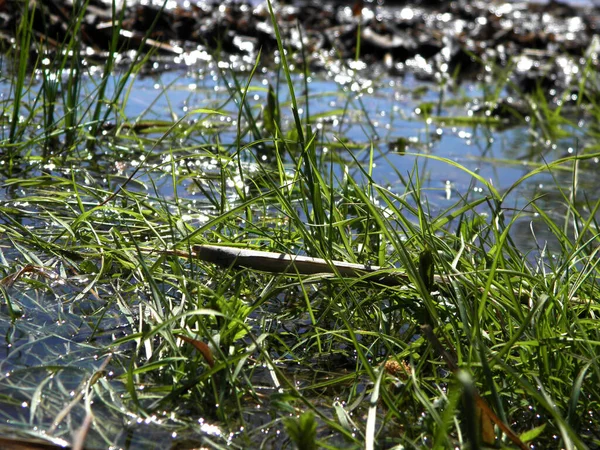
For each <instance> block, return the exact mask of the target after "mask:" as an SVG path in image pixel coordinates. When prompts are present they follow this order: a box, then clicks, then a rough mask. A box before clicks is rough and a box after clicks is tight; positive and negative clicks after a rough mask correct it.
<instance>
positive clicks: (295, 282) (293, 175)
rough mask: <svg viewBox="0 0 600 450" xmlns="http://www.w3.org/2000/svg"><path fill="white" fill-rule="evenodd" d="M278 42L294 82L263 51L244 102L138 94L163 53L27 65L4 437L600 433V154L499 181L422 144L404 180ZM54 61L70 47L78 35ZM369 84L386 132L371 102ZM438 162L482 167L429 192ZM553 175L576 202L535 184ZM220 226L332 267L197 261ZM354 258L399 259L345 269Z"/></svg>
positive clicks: (11, 250) (15, 132)
mask: <svg viewBox="0 0 600 450" xmlns="http://www.w3.org/2000/svg"><path fill="white" fill-rule="evenodd" d="M28 14H35V11H30V12H28ZM271 14H272V16H273V17H275V15H274V14H273V12H272V11H271ZM78 17H80V16H78ZM73 20H74V21H75V22H74V24H73V29H74V30H76V29H77V28H76V21H77V20H80V19H78V18H74V19H73ZM119 20H120V19H119V17H118V16H117V15H116V13H115V19H114V21H115V28H118V23H119ZM23 24H24V25H23V27H24V28H23V30H25V31H23V32H22V33H23V34H21V35H20V36H22V40H21V47H20V48H21V49H23V48H28V47H29V45H28V44H29V41H27V39H28V38H27V37H26V36H27V33H28V31H26V30H28V28H27V26H26V20H24V21H23ZM273 24H274V26H275V28H276V29H277V24H276V21H275V19H273ZM74 42H75V41H73V42H71V41H69V42H67V43H65V44H64V45H65V49H66V50H68V49H72V47H71V46H72V45H75V44H74ZM278 44H279V55H280V56H281V67H280V71H281V75H282V76H283V79H285V87H282V86H280V85H278V84H277V83H273V85H272V86H270V87H266V88H265V87H262V88H257V87H255V85H254V84H253V80H254V77H256V76H257V69H258V61H257V64H256V66H255V67H254V69H253V70H252V71H251V72H250V73H249V74H248V76H247V80H242V79H241V77H240V74H238V73H235V72H234V71H230V72H228V71H225V70H223V71H222V72H221V73H220V75H221V76H222V77H223V78H224V79H225V83H226V90H227V99H226V100H225V101H223V100H222V99H221V98H218V99H216V100H215V101H214V102H213V103H211V104H208V105H207V104H202V105H194V107H191V108H189V110H188V112H189V114H188V115H187V116H184V117H183V118H181V117H179V116H178V114H176V112H175V111H174V110H173V109H172V106H170V105H171V102H170V97H169V96H170V92H169V90H168V89H167V87H165V88H164V89H162V90H159V94H158V97H160V98H164V102H163V103H160V101H159V100H158V99H157V100H156V101H152V102H151V105H150V106H156V105H157V104H159V103H160V104H161V105H162V107H164V108H165V109H167V111H168V112H169V114H168V116H169V117H170V119H169V120H166V119H165V120H161V121H154V120H150V119H144V114H148V115H149V114H150V113H151V112H150V108H148V110H146V111H145V112H144V113H143V114H140V115H139V116H137V117H134V118H133V119H130V118H129V117H128V114H127V111H128V110H127V106H128V105H127V102H126V99H124V93H127V94H128V95H129V96H130V97H131V96H132V95H133V92H134V88H133V87H132V86H133V85H132V84H130V85H129V86H130V88H128V83H132V82H133V81H132V80H133V79H134V78H135V76H136V74H137V71H138V70H140V68H141V61H142V59H143V58H142V57H140V59H139V60H136V61H140V64H134V65H132V66H131V69H129V71H127V72H125V73H122V74H120V77H117V79H116V80H115V78H112V77H111V76H110V75H111V74H112V72H113V69H114V66H112V67H111V65H110V64H107V65H106V66H105V68H104V70H105V72H104V73H105V75H103V77H102V78H101V81H99V84H94V83H95V82H94V81H93V80H88V78H85V77H86V75H82V74H81V72H78V73H75V72H73V71H72V70H73V68H72V67H71V69H70V70H71V72H69V75H68V76H67V77H66V81H65V82H64V83H62V84H60V89H59V88H58V86H57V85H56V84H55V85H51V84H50V82H51V81H52V79H51V77H49V78H44V81H43V82H42V84H41V86H37V88H38V89H36V85H35V84H33V83H30V85H29V86H27V83H26V81H27V77H28V76H30V73H31V72H29V71H23V72H21V71H19V72H18V73H16V75H15V77H16V81H15V84H14V85H13V86H14V87H13V90H12V91H11V92H12V95H11V96H10V97H9V98H8V99H5V100H4V104H3V109H4V110H5V111H12V113H11V115H9V116H8V117H9V118H10V120H9V122H8V126H7V127H5V133H6V134H5V135H3V136H2V146H3V147H4V146H6V148H8V149H9V153H7V154H8V155H11V156H10V157H9V160H8V161H9V164H8V165H7V166H5V168H6V170H4V171H3V178H2V183H3V187H4V189H5V190H6V192H7V194H5V197H4V198H2V200H1V203H0V228H1V231H2V237H0V245H1V247H0V250H1V252H0V270H1V271H2V273H1V275H2V281H1V282H0V294H1V296H2V304H1V307H0V314H1V316H0V317H1V319H0V328H1V332H2V333H1V334H2V336H5V344H3V345H5V347H6V357H5V358H4V359H3V360H2V361H1V362H0V402H1V403H2V408H0V410H1V411H2V412H1V413H0V414H2V418H3V419H4V421H3V423H4V425H2V427H1V428H0V429H1V430H2V433H3V434H11V435H16V434H20V435H21V436H23V435H27V436H31V435H33V436H35V437H38V438H39V437H44V438H47V437H48V436H50V437H51V438H52V439H54V441H55V442H57V443H60V442H70V443H73V445H79V444H82V443H84V442H85V445H86V446H89V447H90V448H104V447H107V446H128V447H130V448H147V447H148V446H149V445H153V444H154V443H155V442H161V443H169V444H168V445H172V446H174V447H176V446H200V445H204V446H212V447H225V446H234V447H238V448H249V447H258V446H274V447H277V446H281V447H285V446H291V445H294V446H296V447H298V448H321V447H323V448H340V447H344V448H359V447H366V448H375V447H377V448H380V447H381V448H391V447H394V446H403V447H409V448H421V447H451V446H452V447H471V448H481V447H482V446H486V445H487V446H497V447H516V448H527V446H528V445H530V444H531V445H535V446H538V447H540V448H544V447H559V446H560V447H564V448H586V447H588V446H589V447H594V446H597V445H598V444H599V440H600V437H599V436H598V426H597V423H596V422H595V416H594V414H595V413H594V412H595V411H597V410H598V401H599V399H600V396H599V395H598V392H597V391H598V389H597V386H599V385H600V383H599V381H600V380H599V379H598V378H599V375H600V371H599V369H600V367H599V366H598V362H597V358H596V350H595V349H596V346H597V344H598V342H600V340H599V338H600V336H598V327H597V320H596V317H595V315H596V314H597V309H598V306H597V301H596V299H597V298H598V286H597V283H596V278H597V271H598V264H597V263H596V261H597V259H598V258H597V248H598V242H597V240H598V233H597V230H598V224H597V214H596V213H597V210H598V205H599V203H598V200H595V199H593V198H591V197H590V196H589V195H588V194H587V193H585V192H582V188H581V187H580V180H581V179H582V178H583V177H585V176H589V173H590V169H589V167H587V166H586V162H589V161H593V160H594V159H595V158H597V157H598V155H597V154H595V153H593V151H587V152H584V153H583V154H579V155H577V154H575V155H570V156H567V157H565V158H557V159H554V160H552V161H551V162H545V161H544V162H540V163H538V164H537V166H535V167H533V168H532V169H531V170H529V169H528V170H527V171H526V172H525V173H524V174H522V175H520V176H519V177H518V178H517V179H516V180H515V181H514V182H512V183H511V184H510V185H509V186H508V187H507V188H504V189H500V188H498V187H496V186H495V185H494V184H493V183H491V182H490V181H489V180H488V179H486V178H485V177H484V176H482V175H480V174H479V173H478V172H476V171H475V170H472V169H471V168H469V167H468V164H466V163H465V164H463V163H459V162H456V161H455V160H453V159H450V158H445V157H443V156H440V155H436V154H434V153H426V152H422V153H418V154H415V153H411V152H410V151H404V152H403V158H411V160H412V161H414V164H413V166H412V168H411V170H410V171H409V172H408V173H404V172H403V171H401V170H400V169H396V172H393V176H394V177H395V179H397V180H399V182H398V183H396V184H386V183H383V182H381V181H380V180H378V179H376V177H375V174H374V169H375V166H376V164H377V162H378V161H382V160H384V159H385V158H389V157H390V155H388V154H386V153H385V151H384V150H383V149H380V148H379V147H378V144H377V143H367V144H366V145H362V146H361V148H360V149H356V148H355V147H356V146H357V145H356V144H354V146H353V143H351V142H348V139H345V136H340V135H337V136H335V134H334V133H332V132H330V130H331V129H330V130H329V132H327V130H323V127H322V126H321V127H319V124H320V123H319V122H317V121H316V120H315V118H317V117H319V114H315V115H313V116H310V115H309V114H308V106H305V111H304V112H305V114H301V106H300V104H301V103H300V101H299V100H300V99H299V98H298V97H296V95H295V94H294V92H295V89H297V88H296V86H297V76H298V74H295V73H292V72H290V70H289V68H288V66H287V64H286V63H285V54H286V49H285V46H284V42H282V40H281V38H280V37H279V35H278ZM115 49H116V48H115ZM17 54H18V53H15V55H14V57H15V58H17ZM65 54H68V52H67V53H65ZM8 57H10V55H9V56H8ZM8 57H7V58H8ZM48 64H49V67H53V64H57V65H59V66H60V70H65V71H66V70H67V67H68V66H69V63H68V59H65V57H64V55H63V53H61V52H57V53H56V55H55V58H54V59H51V61H50V63H48ZM19 67H21V66H19ZM80 69H81V68H79V69H78V70H80ZM41 73H42V76H46V75H45V73H46V72H44V71H42V72H41ZM71 76H72V77H74V78H73V79H71V78H70V77H71ZM19 80H20V81H19ZM109 80H115V85H114V92H113V94H112V95H113V98H111V99H110V100H108V97H107V92H108V91H109V89H108V86H109V85H110V84H109V83H110V82H109ZM89 83H91V86H94V88H92V89H91V90H89V91H86V90H85V89H87V88H84V85H85V86H88V87H89V86H90V84H89ZM53 86H54V87H53ZM26 87H27V88H26ZM304 87H305V88H306V87H308V84H305V85H304ZM53 89H58V91H57V90H54V91H53ZM65 89H66V91H65ZM128 89H130V91H128ZM260 89H262V91H261V90H260ZM250 92H262V93H265V94H266V99H267V102H266V106H265V107H263V108H257V106H256V103H254V102H253V101H252V99H251V98H250V97H249V95H248V94H249V93H250ZM60 93H62V94H63V97H60V95H59V94H60ZM309 94H310V93H309V92H307V93H306V99H307V100H306V101H307V102H308V98H309ZM125 97H127V96H125ZM25 99H27V101H25ZM29 100H31V101H29ZM24 104H29V105H30V108H29V114H28V116H27V117H26V118H25V119H23V121H21V120H18V121H17V119H16V117H17V116H20V115H21V113H20V111H22V108H23V105H24ZM307 104H308V103H307ZM40 105H41V106H40ZM165 105H167V106H165ZM348 105H350V106H347V108H344V110H348V109H349V108H350V107H351V106H352V105H359V106H358V108H357V109H358V113H359V114H362V115H364V116H367V120H366V122H367V124H366V125H365V127H364V128H365V130H367V131H366V133H365V134H367V133H370V130H372V129H374V127H375V126H374V124H373V121H372V120H370V118H369V116H368V111H367V109H366V108H364V105H362V104H361V103H360V102H356V103H354V102H353V99H352V98H348ZM361 105H362V106H361ZM288 107H291V118H289V117H286V114H285V111H287V110H288ZM169 108H170V109H169ZM190 111H191V112H190ZM320 114H321V113H320ZM344 114H346V113H342V114H341V119H342V121H343V119H344V118H348V116H349V113H348V116H345V115H344ZM553 114H554V112H553ZM111 116H112V117H114V123H113V124H112V125H111V127H107V126H106V124H107V120H108V118H109V117H111ZM192 116H195V117H199V120H198V121H197V122H191V121H188V120H189V119H190V118H191V117H192ZM3 117H5V118H6V117H7V115H6V114H4V115H3ZM220 117H223V119H224V120H227V119H230V120H231V122H230V123H231V125H229V126H223V125H222V122H221V121H220ZM543 117H544V116H543V115H540V116H539V118H540V121H538V122H536V124H535V125H532V129H533V127H536V128H537V126H538V124H539V123H540V122H541V121H543V120H542V119H543ZM7 120H8V119H7ZM564 120H566V119H564ZM460 121H461V122H462V119H461V120H460ZM430 123H431V122H427V124H426V125H427V126H429V125H430ZM552 123H561V124H564V123H565V122H564V121H563V119H561V120H558V119H557V120H555V121H550V120H549V121H547V122H544V124H549V125H548V126H550V125H551V124H552ZM37 124H41V128H40V130H38V129H37ZM321 125H322V123H321ZM473 125H474V126H477V124H473ZM488 125H492V124H488ZM6 130H8V131H6ZM101 130H102V131H103V132H101ZM534 131H535V130H534ZM548 136H550V134H548ZM334 139H337V140H336V141H334ZM351 147H352V148H351ZM40 148H41V149H42V150H40ZM47 148H51V150H49V151H46V150H45V149H47ZM324 148H328V149H335V151H332V150H330V151H327V152H325V151H324ZM58 149H61V150H60V152H59V153H57V151H58ZM131 161H133V162H135V164H131V165H127V163H130V162H131ZM429 164H431V165H434V167H441V168H443V169H444V170H447V171H457V172H460V173H462V174H464V176H465V177H466V178H467V179H468V180H469V182H470V183H472V186H470V187H471V188H472V187H477V189H476V190H475V189H465V193H464V194H463V195H461V196H458V197H456V196H454V197H452V200H451V201H448V202H447V203H445V204H444V205H445V206H443V207H439V206H436V205H432V204H430V202H432V201H433V200H430V199H435V196H434V195H433V194H435V192H433V191H432V189H431V184H430V183H427V182H426V176H425V174H424V173H425V172H426V171H427V170H428V165H429ZM121 165H123V166H124V167H125V170H123V171H119V170H118V168H117V167H118V166H121ZM564 174H567V176H568V177H570V182H569V183H567V184H565V183H564V182H563V179H564V178H562V177H564ZM542 176H544V177H545V178H544V180H546V182H548V180H549V181H552V182H553V184H554V186H555V188H554V189H553V191H552V192H553V195H554V196H555V197H556V198H558V200H559V201H560V203H561V204H562V206H563V209H562V210H561V211H562V212H560V213H557V212H556V211H550V210H548V209H547V208H545V207H544V203H543V201H544V197H543V196H539V197H534V198H529V199H527V203H525V204H523V203H519V202H518V201H516V200H514V193H515V192H520V190H521V189H522V188H523V187H524V186H526V185H527V183H528V182H529V181H531V180H538V179H539V177H542ZM198 192H199V193H201V196H198V195H195V193H198ZM432 192H433V194H432ZM522 223H532V224H534V225H532V227H534V228H533V229H534V231H535V230H536V229H537V230H539V229H541V228H542V227H543V228H546V229H547V231H546V234H545V236H550V237H551V239H548V238H546V239H545V240H546V241H548V242H550V244H548V245H546V244H545V243H544V242H543V241H542V240H539V241H537V240H536V239H535V237H536V235H535V234H532V240H531V241H530V244H531V245H529V246H528V248H527V250H526V251H524V250H523V247H522V246H519V245H518V244H517V243H516V242H515V238H514V233H513V231H514V229H515V228H516V227H518V226H520V224H522ZM538 242H539V243H538ZM201 244H222V245H223V244H226V245H229V246H237V247H243V248H251V249H257V250H270V251H275V252H282V253H291V254H305V255H308V256H313V257H318V258H322V259H324V260H325V261H327V262H328V263H329V264H330V265H331V268H332V271H333V274H321V273H317V274H311V275H304V274H300V273H296V272H294V271H289V272H287V273H283V274H282V273H270V272H264V271H256V270H253V269H251V268H248V267H246V268H237V267H229V266H227V267H218V266H216V265H214V264H212V263H208V262H205V261H202V260H198V259H195V258H193V257H191V255H192V254H193V253H194V252H195V249H196V248H197V247H196V246H197V245H201ZM550 245H551V246H550ZM337 260H342V261H346V262H351V263H361V264H369V265H378V266H381V268H380V269H379V270H378V272H377V273H376V275H377V276H376V277H373V276H372V274H365V275H364V276H359V277H346V276H342V275H341V274H340V273H339V270H338V269H337V268H336V265H335V261H337ZM384 276H385V278H384ZM391 277H395V279H396V280H397V282H396V283H389V282H385V283H384V282H382V280H383V279H387V280H389V279H390V278H391ZM282 436H284V438H283V441H282ZM165 445H167V444H165Z"/></svg>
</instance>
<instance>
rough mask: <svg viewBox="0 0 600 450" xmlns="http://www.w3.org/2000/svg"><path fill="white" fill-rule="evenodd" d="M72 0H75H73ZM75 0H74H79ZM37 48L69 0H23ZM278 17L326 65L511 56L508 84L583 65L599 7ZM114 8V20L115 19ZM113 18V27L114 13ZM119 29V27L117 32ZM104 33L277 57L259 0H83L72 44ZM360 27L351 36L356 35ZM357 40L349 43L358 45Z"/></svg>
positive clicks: (400, 69)
mask: <svg viewBox="0 0 600 450" xmlns="http://www.w3.org/2000/svg"><path fill="white" fill-rule="evenodd" d="M24 3H25V2H22V1H15V0H13V1H10V0H0V37H1V38H2V41H3V42H4V45H3V46H4V48H5V49H6V48H9V47H10V46H11V45H12V42H13V41H12V39H13V38H14V36H15V30H16V29H17V27H18V24H19V21H20V20H21V17H22V14H23V8H24ZM76 3H77V2H76ZM80 3H83V2H80ZM29 8H30V12H33V11H35V12H34V15H33V29H34V32H35V39H34V40H33V41H34V44H33V45H34V47H35V50H36V51H38V50H39V49H40V48H41V47H42V46H41V45H40V44H43V47H44V48H45V49H46V51H52V49H58V48H59V47H60V46H61V43H63V42H65V41H66V40H67V39H68V38H69V35H70V33H72V22H73V20H71V19H72V17H73V16H75V15H77V14H78V9H77V8H76V7H74V6H73V2H71V1H64V0H45V1H34V0H32V1H30V2H29ZM274 10H275V14H276V16H277V19H278V24H279V27H280V30H281V33H282V36H283V39H284V41H285V44H286V45H287V48H288V49H289V50H290V55H288V58H289V60H291V61H292V63H293V64H294V65H295V67H301V66H302V65H303V64H304V62H306V63H307V64H308V65H309V68H310V70H311V71H319V70H323V71H327V70H328V69H329V67H330V66H331V65H332V64H338V65H339V62H340V61H345V62H349V61H354V60H355V59H356V57H357V56H358V58H359V60H360V64H358V65H357V67H363V68H364V67H371V68H373V71H374V73H375V72H376V73H386V72H387V73H390V74H393V75H398V74H404V73H406V72H408V71H410V72H413V73H415V74H416V76H417V77H419V78H421V79H427V80H429V79H431V80H436V79H439V78H440V77H446V78H448V79H453V80H460V79H463V78H464V77H469V78H473V77H478V78H480V79H483V78H484V77H485V76H486V73H491V72H495V71H496V72H497V70H498V68H503V67H506V66H507V65H514V72H513V73H514V74H515V77H514V83H515V87H516V88H518V89H520V90H522V91H530V90H533V89H537V88H539V87H541V88H543V89H545V90H548V91H550V90H553V89H554V90H556V89H561V88H564V87H565V86H568V85H570V84H571V83H572V82H573V80H574V79H576V78H578V77H579V76H580V73H579V71H580V70H581V67H582V66H583V65H584V64H585V63H589V64H591V65H592V66H596V65H597V64H598V59H597V58H598V56H597V53H598V49H599V48H600V44H599V42H598V38H597V37H594V36H595V35H596V33H597V32H598V28H599V27H600V8H598V7H595V6H587V7H576V6H572V5H570V4H566V3H561V2H556V1H552V2H548V3H544V4H540V3H518V2H510V3H504V2H488V1H475V2H473V1H452V2H446V1H420V2H410V3H409V2H388V3H386V4H384V5H378V4H375V3H367V2H365V3H362V2H361V1H360V0H359V1H357V2H356V3H354V4H353V5H349V4H348V3H346V2H343V3H342V2H337V3H336V2H316V1H296V2H293V3H292V4H285V3H278V4H277V5H276V6H275V7H274ZM113 17H116V18H117V19H116V20H114V19H113ZM119 21H120V22H121V23H120V26H119V25H118V24H117V23H116V22H119ZM115 30H119V31H115ZM113 34H116V36H117V38H118V45H117V48H118V49H119V51H120V52H126V51H127V50H132V49H139V48H141V49H143V50H146V51H153V52H154V53H155V55H160V56H157V57H158V58H162V60H163V61H164V60H165V59H168V58H171V59H172V64H171V66H170V67H177V66H178V65H191V64H194V63H197V62H198V61H201V60H219V61H226V62H227V61H231V58H237V60H238V61H239V60H240V58H241V60H242V61H246V62H247V63H248V64H251V63H252V62H253V61H254V60H255V58H256V57H257V55H258V52H259V50H261V55H262V56H261V58H262V61H261V62H262V63H263V64H266V65H268V64H271V63H276V62H277V53H278V52H277V42H276V37H275V31H274V28H273V25H272V22H271V18H270V15H269V9H268V6H267V4H266V3H260V4H252V3H246V2H243V1H236V2H233V1H229V2H195V3H190V2H182V3H181V4H176V3H175V2H169V3H167V4H166V5H165V6H161V5H154V4H150V3H149V2H145V3H144V2H140V3H137V4H134V5H132V6H128V7H127V8H126V9H125V10H121V9H117V11H114V12H113V11H112V7H111V3H110V2H109V3H108V4H105V3H103V2H101V1H100V0H91V1H90V3H89V5H88V7H87V9H86V10H85V11H84V12H83V20H82V23H81V27H80V29H79V37H80V51H81V54H82V56H84V57H86V58H97V59H99V60H100V61H101V59H102V58H103V57H104V56H105V55H106V52H107V51H108V49H109V48H110V42H111V40H112V39H113ZM358 38H359V39H358ZM357 48H358V50H357Z"/></svg>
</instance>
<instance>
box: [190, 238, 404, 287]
mask: <svg viewBox="0 0 600 450" xmlns="http://www.w3.org/2000/svg"><path fill="white" fill-rule="evenodd" d="M192 250H193V252H192V255H191V256H195V257H196V258H198V259H200V260H202V261H206V262H210V263H214V264H218V265H220V266H225V267H248V268H251V269H255V270H261V271H264V272H272V273H289V274H300V275H314V274H319V273H330V274H337V273H339V274H340V275H343V276H346V277H364V276H367V278H368V279H369V281H373V282H376V283H381V284H385V285H388V286H396V285H399V284H404V283H406V282H408V277H407V276H406V274H400V273H397V274H396V273H394V274H390V273H385V272H384V273H378V272H380V271H383V270H385V269H384V268H382V267H379V266H370V265H366V264H354V263H347V262H344V261H335V260H326V259H321V258H312V257H310V256H300V255H291V254H288V253H275V252H265V251H259V250H248V249H244V248H237V247H227V246H217V245H194V246H193V247H192ZM369 274H373V275H372V276H370V275H369Z"/></svg>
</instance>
